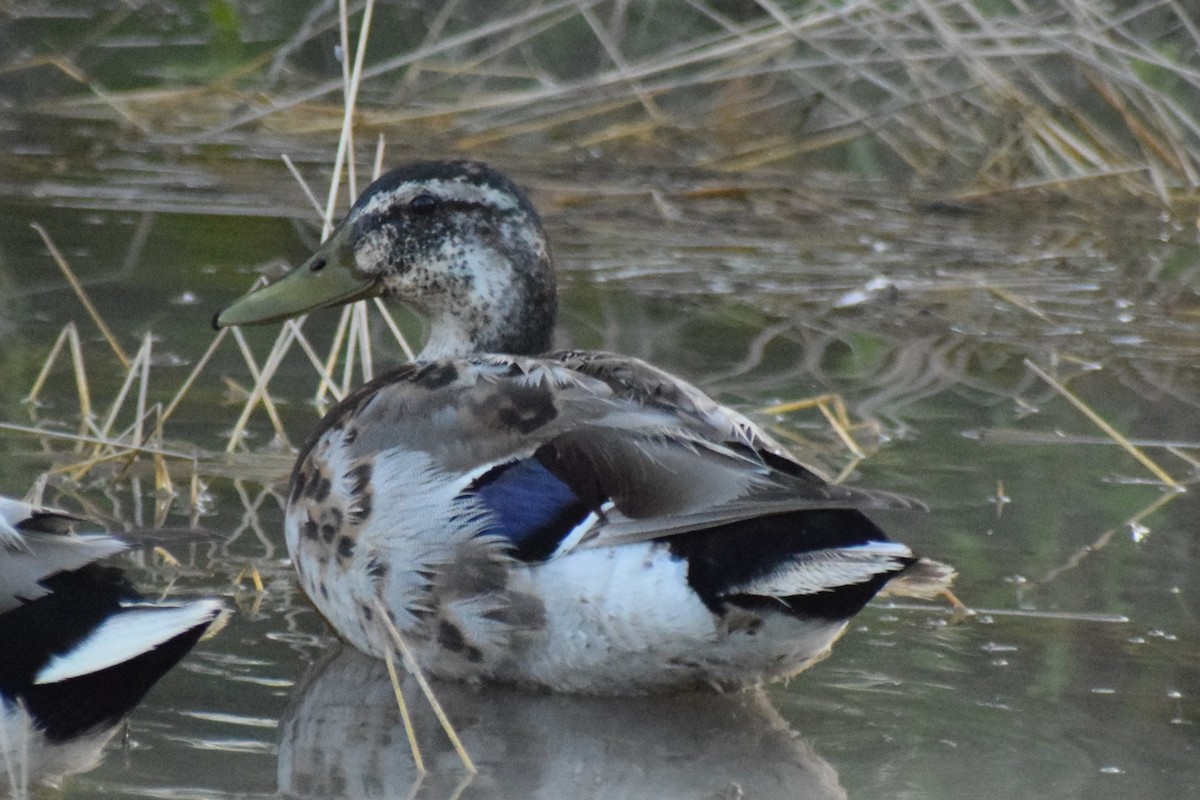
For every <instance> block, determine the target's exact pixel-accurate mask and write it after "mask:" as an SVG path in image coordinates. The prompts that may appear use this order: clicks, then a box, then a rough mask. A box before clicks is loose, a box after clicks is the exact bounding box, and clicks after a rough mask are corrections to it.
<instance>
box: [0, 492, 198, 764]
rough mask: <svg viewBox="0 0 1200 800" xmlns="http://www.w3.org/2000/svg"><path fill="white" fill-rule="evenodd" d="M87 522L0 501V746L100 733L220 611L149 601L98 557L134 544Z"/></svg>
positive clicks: (167, 666)
mask: <svg viewBox="0 0 1200 800" xmlns="http://www.w3.org/2000/svg"><path fill="white" fill-rule="evenodd" d="M85 524H86V523H84V521H83V520H81V519H79V518H77V517H74V516H71V515H69V514H65V513H63V512H61V511H57V510H54V509H48V508H41V507H37V506H32V505H29V504H26V503H23V502H20V501H18V500H12V499H9V498H0V726H3V730H2V731H0V734H3V737H4V738H3V740H2V741H0V751H2V750H3V749H4V748H5V747H9V746H11V747H18V746H24V747H28V746H30V742H29V739H30V737H39V738H38V741H44V742H48V743H61V742H65V741H67V740H70V739H73V738H75V737H77V736H80V735H81V734H84V733H99V734H101V736H103V734H104V732H106V731H108V730H110V729H112V728H113V727H114V726H115V724H116V723H117V722H118V721H119V720H120V719H121V718H122V717H123V716H124V715H125V714H126V713H127V712H128V711H129V710H130V709H132V708H133V707H134V706H135V705H137V703H138V702H139V701H140V700H141V698H142V697H143V696H144V695H145V693H146V692H147V691H148V690H149V689H150V687H151V686H152V685H153V684H154V683H155V682H156V681H157V680H158V679H159V678H161V677H162V676H163V675H164V674H166V672H167V671H168V670H169V669H170V668H171V667H172V666H174V665H175V663H176V662H178V661H179V659H181V658H182V657H183V656H184V655H185V654H186V653H187V652H188V650H190V649H191V648H192V646H193V645H194V644H195V643H196V642H197V640H199V638H200V636H201V635H202V634H203V633H204V632H205V631H206V630H208V628H209V626H210V625H211V624H212V623H213V622H214V621H215V620H216V619H217V617H218V616H219V615H220V613H221V610H222V605H221V604H220V603H219V602H218V601H215V600H195V601H190V602H183V603H170V602H151V601H147V600H144V599H142V598H141V597H140V596H139V595H138V594H137V593H136V592H135V591H134V590H133V587H132V586H131V585H130V584H129V583H128V581H127V580H126V579H125V577H124V576H123V575H122V573H121V572H120V570H118V569H116V568H114V567H107V566H103V565H101V564H98V563H97V562H98V561H99V560H101V559H103V558H105V557H107V556H110V555H113V554H116V553H119V552H121V551H123V550H126V549H128V547H129V544H128V543H126V542H124V541H122V540H120V539H117V538H114V537H112V536H108V535H107V534H104V533H98V532H93V533H79V534H76V533H74V532H73V529H74V528H76V527H79V526H81V525H85ZM4 742H7V743H8V744H7V745H5V744H4ZM36 744H37V743H36V742H35V746H36Z"/></svg>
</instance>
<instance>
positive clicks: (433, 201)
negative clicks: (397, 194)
mask: <svg viewBox="0 0 1200 800" xmlns="http://www.w3.org/2000/svg"><path fill="white" fill-rule="evenodd" d="M437 205H438V201H437V198H436V197H434V196H433V195H431V194H419V195H417V196H416V197H414V198H413V199H412V200H409V201H408V207H409V208H411V209H412V211H413V213H414V214H432V213H433V212H434V209H436V208H437Z"/></svg>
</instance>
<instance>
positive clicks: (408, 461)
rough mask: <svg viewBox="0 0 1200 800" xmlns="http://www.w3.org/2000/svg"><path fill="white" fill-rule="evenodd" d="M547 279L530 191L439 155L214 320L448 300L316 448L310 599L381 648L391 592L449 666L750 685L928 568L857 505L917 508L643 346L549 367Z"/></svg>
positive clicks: (297, 549) (307, 486) (307, 456)
mask: <svg viewBox="0 0 1200 800" xmlns="http://www.w3.org/2000/svg"><path fill="white" fill-rule="evenodd" d="M314 283H316V284H318V288H313V287H312V284H314ZM553 287H554V281H553V272H552V270H551V267H550V262H549V255H548V252H547V249H546V246H545V241H544V237H543V234H542V230H541V226H540V222H539V221H538V218H537V214H536V211H534V210H533V207H532V206H531V205H530V204H529V201H528V200H527V199H526V198H525V197H524V195H523V194H521V193H520V191H519V190H518V189H516V187H514V186H513V185H512V184H511V183H510V182H508V181H507V179H505V178H504V177H503V176H501V175H499V174H498V173H496V172H494V171H493V170H491V169H490V168H487V167H485V166H483V165H480V164H475V163H471V162H453V163H426V164H417V165H413V166H411V167H407V168H402V169H399V170H395V171H394V172H392V173H389V174H388V175H386V176H384V177H383V178H381V179H380V180H379V181H377V182H376V183H375V184H373V185H372V187H371V188H369V189H368V190H367V192H366V193H364V195H363V197H362V198H360V200H359V201H358V202H357V203H356V204H355V206H354V208H353V209H352V210H351V212H350V215H349V216H348V218H347V220H346V221H345V222H344V223H343V224H342V225H341V226H340V227H339V229H338V231H337V232H335V234H334V235H333V237H331V239H330V240H329V241H328V242H327V243H326V244H325V245H323V246H322V248H321V250H320V251H319V252H318V253H317V254H316V255H314V256H313V258H312V259H310V260H309V261H308V262H307V263H306V264H305V265H304V266H302V267H300V268H299V269H298V270H296V272H295V273H293V274H292V275H290V276H289V277H288V278H286V279H284V280H283V281H281V282H279V283H276V284H274V285H273V286H271V287H268V288H267V289H266V290H262V291H260V292H258V293H255V294H251V295H249V296H248V297H247V298H245V299H244V300H242V301H239V303H238V304H235V305H234V306H232V307H231V308H230V309H227V310H226V311H225V312H222V313H221V314H220V315H219V316H218V318H217V320H216V321H217V323H218V324H238V323H242V322H252V321H262V320H267V319H277V318H280V317H282V316H287V315H289V314H292V313H297V312H299V311H302V310H307V309H308V308H311V307H315V306H319V305H326V304H330V303H332V302H342V301H346V300H350V299H356V298H358V297H362V296H366V295H369V294H372V293H388V294H393V295H397V296H399V297H402V298H405V299H408V300H410V301H412V302H414V303H415V304H416V305H418V306H419V307H421V308H422V309H423V310H425V311H426V312H427V313H428V314H429V315H430V318H431V331H430V338H429V344H428V345H427V346H426V349H425V351H423V353H422V355H421V357H419V358H418V360H417V361H416V362H414V363H411V364H407V365H404V366H403V367H401V368H400V369H398V370H396V371H394V372H392V373H390V374H388V375H385V376H383V377H381V378H378V379H376V380H374V381H372V382H370V383H368V384H367V385H365V386H363V387H361V388H360V389H358V390H357V391H355V392H354V393H353V394H352V395H350V396H349V397H347V398H346V399H345V400H344V401H342V402H341V403H340V404H339V405H338V406H337V407H335V408H334V409H333V410H332V411H331V412H330V413H329V414H328V415H327V416H326V417H325V419H324V420H323V422H322V423H321V426H320V428H319V429H318V431H317V432H316V434H315V435H314V436H313V438H312V439H311V440H310V441H309V443H308V444H307V445H306V446H305V448H304V449H303V451H302V452H301V454H300V458H299V460H298V462H297V464H296V468H295V470H294V472H293V475H292V482H291V491H290V494H289V500H288V506H287V512H286V524H285V533H286V537H287V543H288V548H289V551H290V552H291V554H292V558H293V561H294V564H295V566H296V569H297V572H298V573H299V575H300V579H301V583H302V585H303V586H304V588H305V590H306V591H307V592H308V594H309V595H310V597H311V598H312V599H313V601H314V603H315V604H316V605H317V607H318V608H319V609H320V610H321V611H322V613H323V614H324V615H325V616H326V617H327V618H328V619H329V621H330V622H331V623H332V624H333V626H334V627H335V628H336V629H337V630H338V632H339V633H341V635H342V636H343V637H345V638H346V639H347V640H349V641H350V642H351V643H352V644H354V645H355V646H356V647H358V648H360V649H362V650H365V651H367V652H370V653H374V654H376V655H380V654H383V653H384V652H386V651H387V650H388V649H389V648H390V647H391V644H390V639H389V638H388V635H387V633H386V632H385V631H384V629H383V626H382V625H381V624H380V620H379V619H378V610H379V609H380V608H384V609H386V610H387V612H388V614H389V616H390V617H391V618H392V620H393V621H394V622H395V624H396V626H397V627H398V629H399V631H400V632H401V633H402V634H403V635H404V636H405V637H406V638H407V639H408V640H409V641H410V643H411V644H412V645H413V649H414V650H415V651H416V652H417V654H418V659H419V661H420V662H421V664H422V666H423V667H424V668H425V669H427V670H428V671H429V672H431V673H433V674H434V675H437V676H440V677H448V678H458V679H468V680H497V681H503V682H506V683H515V684H522V685H530V686H540V687H546V688H550V689H554V690H563V691H577V692H592V693H611V694H624V693H640V692H647V691H661V690H677V689H685V688H693V687H698V686H716V687H720V688H727V687H737V686H746V685H752V684H756V683H759V682H761V681H766V680H773V679H778V678H784V677H788V676H790V675H793V674H795V673H796V672H799V671H800V670H802V669H804V668H805V667H806V666H808V665H809V664H811V663H812V662H813V661H815V660H817V659H819V658H821V657H823V656H824V655H825V654H826V653H827V652H828V649H829V647H830V646H831V645H832V643H833V641H834V640H835V639H836V638H837V637H838V635H839V634H840V633H841V632H842V630H843V629H844V628H845V626H846V623H847V621H848V620H849V619H850V618H851V617H852V616H853V615H854V614H855V613H857V612H858V611H859V610H860V609H861V608H862V606H863V605H864V604H865V603H866V602H867V601H868V600H870V598H871V597H872V596H873V595H874V594H875V593H876V592H877V591H878V590H879V589H880V588H881V587H883V586H884V584H886V583H887V582H888V581H889V580H890V579H892V578H894V577H896V576H898V575H901V574H902V573H904V572H905V571H906V570H909V569H910V567H911V566H912V565H913V564H914V563H916V561H917V559H916V557H915V556H914V555H913V554H912V552H911V551H909V549H908V548H907V547H905V546H904V545H902V544H899V543H896V542H893V541H890V540H889V539H888V538H887V537H886V536H885V535H884V534H883V532H882V531H880V530H879V528H877V527H876V526H875V525H874V524H873V523H872V522H871V521H870V520H869V519H868V518H867V517H866V516H865V515H864V514H863V513H862V512H861V510H860V509H862V508H879V507H892V508H894V507H913V506H914V505H916V504H914V503H912V502H911V501H907V500H905V499H903V498H899V497H896V496H894V495H889V494H885V493H879V492H870V491H865V490H858V489H851V488H846V487H842V486H834V485H830V484H828V483H826V482H825V481H824V480H823V479H821V478H820V477H819V476H817V475H816V474H815V473H813V472H812V471H810V470H809V469H808V468H806V467H804V466H803V465H801V464H800V463H799V462H797V461H796V460H795V459H794V458H792V456H791V455H790V454H788V453H787V452H786V451H785V450H784V449H783V448H782V447H781V446H780V445H779V444H778V443H776V442H775V441H774V440H773V439H772V438H770V437H769V436H767V435H766V434H765V433H764V432H763V431H762V430H760V429H759V428H758V427H757V426H755V425H754V424H753V423H751V422H750V421H749V420H747V419H746V418H745V417H743V416H742V415H740V414H738V413H736V412H734V411H732V410H730V409H728V408H725V407H724V406H721V405H719V404H717V403H716V402H715V401H713V400H712V399H710V398H709V397H707V396H706V395H704V394H703V393H702V392H700V391H699V390H698V389H696V388H695V387H693V386H691V385H689V384H687V383H685V382H684V381H682V380H680V379H678V378H676V377H674V376H671V375H669V374H668V373H666V372H663V371H662V370H659V369H657V368H655V367H652V366H650V365H648V364H646V363H644V362H642V361H639V360H637V359H631V358H625V357H621V356H616V355H612V354H607V353H584V352H563V353H553V354H549V355H541V356H539V357H532V355H533V354H536V353H539V352H541V351H543V350H545V349H546V348H547V346H548V343H549V336H550V330H551V328H552V325H553V308H554V306H553ZM488 351H495V352H496V353H502V355H501V354H495V353H493V354H484V353H487V352H488Z"/></svg>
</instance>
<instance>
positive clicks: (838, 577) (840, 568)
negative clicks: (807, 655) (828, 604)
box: [725, 542, 912, 597]
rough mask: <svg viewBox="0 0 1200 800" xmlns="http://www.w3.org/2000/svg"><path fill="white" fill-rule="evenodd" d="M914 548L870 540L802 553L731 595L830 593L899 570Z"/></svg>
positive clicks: (731, 589) (772, 595) (727, 590)
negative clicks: (847, 545)
mask: <svg viewBox="0 0 1200 800" xmlns="http://www.w3.org/2000/svg"><path fill="white" fill-rule="evenodd" d="M909 558H912V551H911V550H909V549H908V547H907V546H906V545H903V544H901V543H900V542H867V543H865V544H860V545H854V546H851V547H834V548H828V549H825V550H813V551H810V552H807V553H800V554H798V555H796V556H795V557H793V558H792V559H791V560H789V561H787V562H785V563H783V564H781V565H780V566H779V567H777V568H776V569H775V570H773V571H771V572H770V573H768V574H766V575H763V576H762V577H760V578H757V579H755V580H753V581H749V582H748V583H745V584H742V585H740V586H733V587H729V588H727V589H726V590H725V592H726V593H728V594H754V595H761V596H765V597H788V596H791V595H803V594H816V593H818V592H828V591H831V590H833V589H837V588H839V587H842V586H853V585H854V584H856V583H864V582H866V581H869V580H871V579H872V578H874V577H876V576H877V575H883V574H886V573H889V572H897V571H899V570H900V569H901V568H902V567H903V564H904V561H905V559H909Z"/></svg>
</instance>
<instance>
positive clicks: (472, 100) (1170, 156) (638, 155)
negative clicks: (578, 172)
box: [0, 0, 1200, 206]
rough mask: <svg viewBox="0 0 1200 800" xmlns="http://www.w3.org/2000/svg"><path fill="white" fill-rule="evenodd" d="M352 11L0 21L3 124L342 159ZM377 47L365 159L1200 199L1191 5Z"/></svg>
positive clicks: (480, 16)
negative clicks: (96, 122) (35, 114)
mask: <svg viewBox="0 0 1200 800" xmlns="http://www.w3.org/2000/svg"><path fill="white" fill-rule="evenodd" d="M5 6H7V8H5ZM340 6H342V8H340ZM364 9H365V4H364V3H363V2H350V3H348V4H346V3H338V2H335V1H334V0H317V1H316V2H313V1H311V0H310V1H309V2H294V0H258V1H257V2H233V0H192V1H191V2H188V1H186V0H107V1H106V2H99V3H97V2H89V1H88V0H42V1H41V2H11V0H10V2H9V3H4V4H0V16H3V15H6V16H7V17H8V22H7V24H5V25H3V26H2V27H0V53H3V54H4V55H3V56H0V91H2V92H3V95H4V97H5V102H6V104H8V105H9V108H10V109H13V108H18V107H19V108H22V109H28V108H29V107H30V106H33V107H35V108H36V109H37V110H39V111H41V112H51V113H58V114H68V115H73V116H74V115H81V114H94V115H100V116H105V117H108V118H114V117H115V118H117V119H119V120H120V121H121V122H122V124H124V125H127V126H128V128H129V130H130V132H131V133H138V134H142V135H146V136H149V137H156V138H158V139H159V140H160V141H171V142H174V143H176V144H181V145H219V144H221V143H223V142H224V143H228V142H229V141H231V139H232V140H234V141H236V140H237V139H238V138H239V137H245V136H251V135H255V134H256V133H260V132H272V133H288V134H298V133H304V134H309V135H319V134H322V133H328V134H330V135H331V136H337V134H338V133H339V132H340V130H341V128H342V110H343V107H342V100H343V93H344V90H345V88H346V83H347V82H348V79H349V75H350V71H351V69H350V68H351V64H350V63H348V59H346V58H344V57H343V54H344V53H346V52H354V51H355V48H356V46H357V42H356V41H349V40H346V41H344V40H343V39H344V38H348V37H344V36H343V35H341V34H340V33H339V24H338V21H339V15H340V13H342V12H343V11H344V13H346V14H348V15H349V16H350V18H351V29H352V33H351V34H350V36H351V37H353V36H355V35H356V34H355V33H353V31H355V30H358V29H360V28H361V23H362V21H363V19H364V16H365V15H364ZM366 41H367V45H368V46H367V48H366V54H365V61H364V68H363V71H362V82H361V87H360V89H359V92H358V95H357V105H356V109H355V117H354V122H355V132H356V134H357V135H358V136H359V137H360V138H362V139H369V140H373V139H374V136H375V134H376V133H380V132H382V133H386V135H387V137H388V139H389V142H404V143H417V142H420V143H421V144H422V145H423V146H424V147H426V148H433V147H436V148H438V149H441V150H451V149H452V150H460V151H465V152H469V153H471V154H474V155H487V154H488V153H490V152H496V151H498V150H512V149H515V150H521V151H524V152H530V151H532V152H552V153H555V154H558V156H559V157H561V156H562V155H564V154H565V155H575V156H578V157H579V158H581V159H586V158H592V157H597V156H601V157H604V158H613V159H620V160H622V161H624V162H628V163H634V164H636V163H655V164H662V163H671V164H682V165H687V166H690V167H706V168H709V169H712V170H714V171H745V170H749V169H754V168H759V167H775V168H783V167H786V168H788V169H813V168H820V169H829V170H837V171H843V172H846V173H849V174H853V175H857V176H865V177H871V178H877V177H880V176H886V177H887V178H889V179H891V180H898V181H903V182H904V185H906V186H911V187H914V188H918V189H922V190H929V191H933V192H937V193H939V194H943V195H945V194H952V195H954V196H956V197H957V198H959V199H971V198H977V197H980V196H991V195H994V194H996V193H1005V192H1014V191H1018V192H1019V191H1030V190H1039V191H1041V190H1053V191H1066V192H1069V193H1072V194H1073V195H1075V196H1077V197H1080V198H1091V197H1095V194H1096V193H1097V192H1099V193H1102V194H1106V195H1108V196H1112V195H1113V194H1114V193H1119V194H1120V195H1122V196H1129V195H1133V196H1136V197H1139V198H1144V199H1146V200H1149V201H1155V202H1158V203H1161V204H1164V205H1168V206H1177V204H1179V203H1180V202H1188V203H1190V202H1191V201H1194V200H1195V193H1196V187H1197V185H1198V184H1200V25H1198V23H1197V15H1196V8H1195V6H1194V4H1192V3H1190V2H1185V0H1133V1H1132V2H1123V1H1122V0H886V1H885V0H871V1H870V2H855V1H854V0H644V1H643V2H633V1H631V0H520V1H519V2H513V1H511V0H509V1H501V2H495V1H494V0H449V1H448V2H445V3H428V2H419V1H417V0H406V1H405V2H385V3H379V4H377V5H374V6H373V7H372V9H371V19H370V25H369V36H368V37H367V40H366ZM47 71H49V72H52V73H55V75H56V77H55V78H53V79H50V78H48V76H47V75H46V74H45V73H46V72H47ZM339 75H340V76H341V77H337V76H339Z"/></svg>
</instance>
